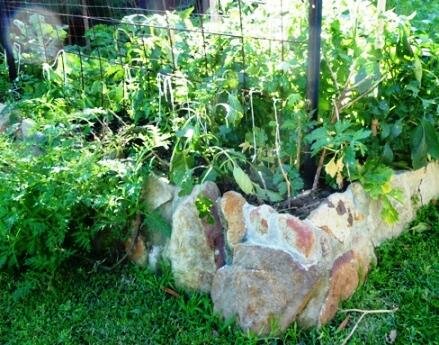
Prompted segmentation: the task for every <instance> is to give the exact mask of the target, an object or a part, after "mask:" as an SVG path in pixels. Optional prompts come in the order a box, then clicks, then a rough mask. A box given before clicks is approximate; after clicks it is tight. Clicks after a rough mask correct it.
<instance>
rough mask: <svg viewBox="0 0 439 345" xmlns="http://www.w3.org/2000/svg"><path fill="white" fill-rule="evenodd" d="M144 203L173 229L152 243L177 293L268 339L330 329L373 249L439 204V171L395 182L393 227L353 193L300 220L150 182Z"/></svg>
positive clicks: (212, 191)
mask: <svg viewBox="0 0 439 345" xmlns="http://www.w3.org/2000/svg"><path fill="white" fill-rule="evenodd" d="M148 183H149V186H146V187H147V188H146V191H147V193H146V195H145V199H146V202H147V203H148V204H149V205H153V207H154V208H155V209H157V210H159V211H160V212H161V213H162V215H163V216H164V217H165V218H167V219H168V220H169V221H170V222H171V223H172V235H171V238H170V239H169V240H168V241H166V240H164V239H162V240H161V241H156V242H155V243H154V241H153V240H151V238H153V237H154V236H150V239H149V243H148V245H147V248H150V251H151V252H150V263H152V262H155V261H156V260H153V259H152V258H151V253H155V254H157V252H158V251H161V252H162V255H163V256H164V257H165V258H167V259H168V260H170V261H171V264H172V268H173V272H174V277H175V280H176V282H177V284H179V285H180V286H182V287H185V288H188V289H193V290H200V291H204V292H207V293H210V294H211V296H212V300H213V303H214V307H215V310H216V311H217V312H219V313H220V314H222V315H223V316H224V317H226V318H232V317H236V318H237V321H238V322H239V324H240V326H241V327H242V328H243V329H245V330H252V331H254V332H257V333H267V332H269V331H270V327H271V326H272V325H273V324H275V325H276V326H277V327H279V328H280V330H284V329H286V328H287V327H288V326H289V325H290V324H291V323H292V322H293V321H295V320H296V321H297V322H298V323H299V324H300V325H301V326H303V327H310V326H319V325H322V324H325V323H327V322H328V321H329V320H331V318H332V317H333V316H334V315H335V313H336V312H337V309H338V305H339V303H340V302H341V301H342V300H345V299H347V298H349V297H350V296H351V295H352V294H353V293H354V291H355V290H356V289H357V288H358V286H359V285H360V284H361V283H362V282H363V281H364V280H365V278H366V275H367V272H368V271H369V269H370V267H371V266H372V265H374V264H375V261H376V259H375V254H374V248H375V247H376V246H378V245H379V244H380V243H382V242H383V241H384V240H386V239H389V238H392V237H395V236H398V235H399V234H400V233H401V232H402V231H403V230H404V228H405V226H406V225H407V224H408V223H409V222H410V221H411V220H412V219H413V218H414V216H415V214H416V211H417V209H418V208H419V207H421V206H422V205H425V204H427V203H428V202H430V201H431V200H432V199H434V198H437V197H438V196H439V164H438V163H430V164H429V165H428V166H427V167H425V168H423V169H419V170H416V171H409V172H402V173H398V174H396V175H395V176H394V177H393V180H392V185H393V187H394V188H399V189H400V190H401V191H402V192H403V195H404V198H403V200H402V202H395V204H394V206H395V207H396V209H397V210H398V212H399V220H398V222H397V223H395V224H392V225H389V224H386V223H385V222H384V221H382V219H381V217H380V212H381V206H380V203H379V202H378V201H375V200H372V199H370V198H369V197H368V195H367V194H366V193H365V191H364V189H363V188H362V186H361V185H359V184H357V183H353V184H352V185H350V186H349V188H348V189H347V190H346V191H345V192H344V193H335V194H332V195H330V196H329V197H328V198H327V199H326V200H325V201H323V202H322V203H321V205H320V206H319V207H318V208H317V209H315V210H314V211H313V212H312V213H311V214H310V215H309V216H308V217H307V218H306V219H305V220H300V219H298V218H296V217H294V216H292V215H289V214H282V213H278V212H276V210H274V209H273V208H271V207H270V206H267V205H261V206H253V205H250V204H249V203H247V201H246V200H245V198H244V197H243V196H242V195H241V194H239V193H236V192H227V193H225V194H224V195H223V196H222V197H220V194H219V191H218V188H217V187H216V185H215V184H213V183H211V182H207V183H205V184H203V185H200V186H197V187H196V188H195V189H194V190H193V192H192V194H191V195H190V196H186V197H183V198H180V197H178V196H177V189H176V188H175V187H172V186H169V185H168V184H167V183H166V182H165V181H164V180H161V179H157V178H153V179H152V180H150V181H149V182H148ZM201 195H202V196H205V197H208V198H210V199H211V200H212V201H214V202H215V204H214V205H215V206H214V207H213V210H212V216H213V220H214V221H213V223H211V222H208V221H207V220H205V219H204V220H203V219H200V218H199V216H198V210H197V208H196V206H195V200H196V199H197V198H198V197H199V196H201Z"/></svg>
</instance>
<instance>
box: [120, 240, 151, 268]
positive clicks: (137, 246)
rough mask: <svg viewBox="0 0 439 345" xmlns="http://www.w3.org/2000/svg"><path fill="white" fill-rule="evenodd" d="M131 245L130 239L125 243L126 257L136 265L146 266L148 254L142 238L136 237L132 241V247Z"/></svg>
mask: <svg viewBox="0 0 439 345" xmlns="http://www.w3.org/2000/svg"><path fill="white" fill-rule="evenodd" d="M132 243H133V242H132V239H131V238H129V239H128V240H126V241H125V251H126V253H127V255H128V258H129V259H130V260H131V261H132V262H134V263H135V264H137V265H140V266H144V265H146V262H147V258H148V253H147V250H146V246H145V241H144V239H143V236H142V235H139V236H137V237H136V239H135V241H134V245H133V244H132Z"/></svg>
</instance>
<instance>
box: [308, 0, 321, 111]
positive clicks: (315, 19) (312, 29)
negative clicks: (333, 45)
mask: <svg viewBox="0 0 439 345" xmlns="http://www.w3.org/2000/svg"><path fill="white" fill-rule="evenodd" d="M321 33H322V0H310V1H309V38H308V86H307V97H308V101H309V110H310V118H311V119H317V114H318V110H319V91H320V89H319V87H320V58H321V52H320V49H321V42H322V39H321Z"/></svg>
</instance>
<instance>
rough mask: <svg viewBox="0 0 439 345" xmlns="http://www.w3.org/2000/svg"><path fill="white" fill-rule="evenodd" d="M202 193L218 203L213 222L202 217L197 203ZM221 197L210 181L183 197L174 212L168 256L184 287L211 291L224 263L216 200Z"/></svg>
mask: <svg viewBox="0 0 439 345" xmlns="http://www.w3.org/2000/svg"><path fill="white" fill-rule="evenodd" d="M199 196H204V197H208V198H209V199H211V200H212V202H213V203H214V206H213V209H212V217H213V219H214V221H213V223H212V224H209V221H208V220H207V219H200V217H199V213H198V210H197V207H196V206H195V201H196V199H197V198H198V197H199ZM218 197H219V190H218V187H217V186H216V185H215V184H214V183H212V182H206V183H205V184H203V185H199V186H196V187H195V188H194V190H193V191H192V193H191V195H189V196H187V197H185V198H183V199H182V200H181V201H180V203H179V205H178V206H177V208H176V210H175V212H174V214H173V218H172V235H171V241H170V245H169V254H168V255H169V258H170V260H171V264H172V271H173V273H174V277H175V280H176V282H177V284H178V285H180V286H182V287H185V288H188V289H194V290H200V291H204V292H209V291H210V288H211V285H212V280H213V275H214V274H215V272H216V270H217V269H218V268H219V267H221V266H223V264H224V239H223V232H222V226H221V224H220V221H219V217H218V211H217V207H216V203H215V202H216V199H217V198H218Z"/></svg>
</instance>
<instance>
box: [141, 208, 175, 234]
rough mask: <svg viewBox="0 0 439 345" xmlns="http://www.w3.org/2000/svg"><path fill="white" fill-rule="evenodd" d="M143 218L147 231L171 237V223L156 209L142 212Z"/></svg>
mask: <svg viewBox="0 0 439 345" xmlns="http://www.w3.org/2000/svg"><path fill="white" fill-rule="evenodd" d="M144 216H145V219H144V221H143V223H144V224H145V225H146V226H147V228H148V231H154V232H159V233H161V234H163V235H165V236H166V237H168V238H169V237H171V232H172V228H171V225H169V223H168V222H167V221H166V220H165V218H163V217H162V215H160V213H158V212H157V211H155V210H154V211H150V210H148V212H146V213H145V214H144Z"/></svg>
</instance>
